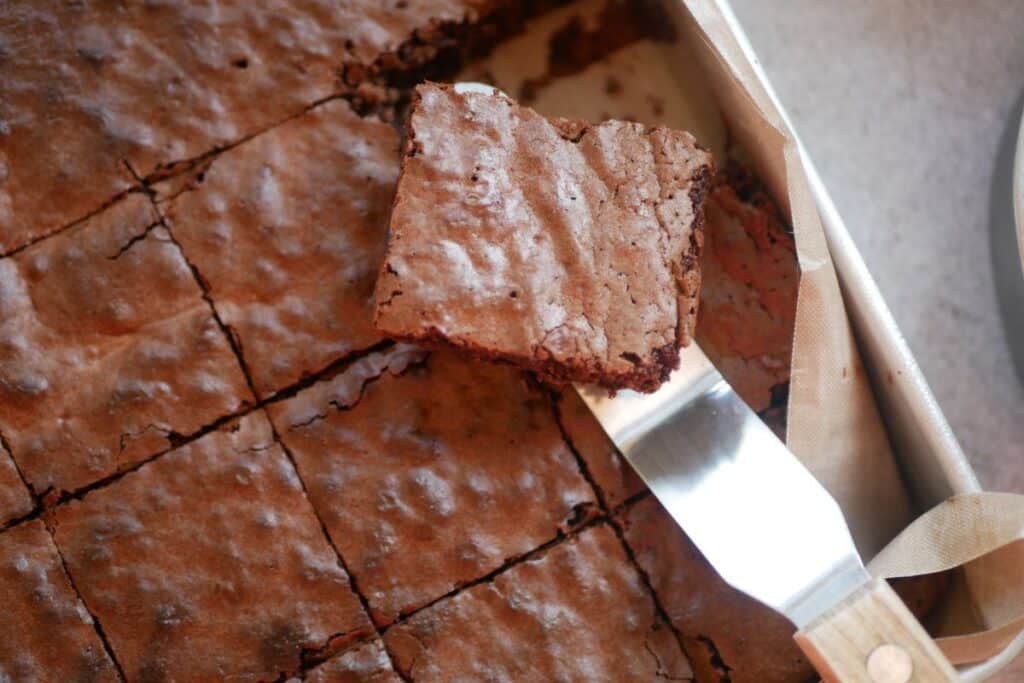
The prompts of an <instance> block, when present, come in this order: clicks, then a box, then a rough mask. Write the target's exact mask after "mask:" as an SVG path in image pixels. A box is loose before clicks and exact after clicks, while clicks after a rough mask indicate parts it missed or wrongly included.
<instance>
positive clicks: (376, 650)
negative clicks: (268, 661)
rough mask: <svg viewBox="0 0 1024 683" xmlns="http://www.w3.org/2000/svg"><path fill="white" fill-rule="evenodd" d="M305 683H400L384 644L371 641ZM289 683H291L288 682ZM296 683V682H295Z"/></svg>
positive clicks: (309, 676) (320, 668)
mask: <svg viewBox="0 0 1024 683" xmlns="http://www.w3.org/2000/svg"><path fill="white" fill-rule="evenodd" d="M305 681H306V683H401V681H402V679H401V678H399V677H398V675H397V674H396V673H395V670H394V669H393V668H391V660H389V659H388V653H387V652H386V651H385V650H384V643H382V642H381V641H380V639H379V638H376V637H374V638H373V639H372V640H369V641H367V642H365V643H361V644H359V645H357V646H353V647H352V649H350V650H347V651H345V652H343V653H341V654H338V655H336V656H334V657H333V658H331V659H329V660H327V661H326V662H324V663H323V664H320V665H319V666H317V667H316V668H315V669H313V670H312V671H310V672H309V673H308V674H306V678H305ZM289 683H290V682H289ZM296 683H298V681H297V680H296Z"/></svg>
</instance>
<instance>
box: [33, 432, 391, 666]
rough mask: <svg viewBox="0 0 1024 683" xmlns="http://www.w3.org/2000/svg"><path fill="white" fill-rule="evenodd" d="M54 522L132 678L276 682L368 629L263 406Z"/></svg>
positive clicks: (56, 515) (66, 509)
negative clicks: (315, 654)
mask: <svg viewBox="0 0 1024 683" xmlns="http://www.w3.org/2000/svg"><path fill="white" fill-rule="evenodd" d="M52 519H53V523H54V526H55V533H56V540H57V543H58V545H59V546H60V547H61V548H62V549H63V551H64V554H65V557H66V559H67V563H68V568H69V571H70V573H71V576H72V579H73V580H74V582H75V585H76V586H78V589H79V590H80V591H81V593H82V595H83V597H84V598H85V601H86V603H87V604H88V605H89V607H90V609H91V610H93V614H95V615H96V616H97V618H98V619H99V620H100V623H102V624H103V627H104V630H105V632H106V634H107V637H108V639H109V641H110V645H111V647H112V648H113V651H114V654H115V656H116V657H117V659H118V661H119V662H120V663H121V665H122V666H123V667H124V670H125V673H126V674H127V676H128V678H129V679H130V680H222V679H225V678H236V679H238V680H242V679H244V680H273V679H275V678H277V677H278V676H279V675H280V674H281V673H282V672H291V671H294V670H296V669H298V667H299V665H300V664H301V655H302V653H303V651H304V650H307V649H309V650H319V649H321V648H324V647H330V646H337V645H338V644H343V643H344V641H345V640H346V639H347V640H353V639H355V638H358V637H360V636H362V635H366V634H368V633H369V632H370V629H371V627H370V624H369V622H368V620H367V619H366V616H365V614H363V612H362V610H361V608H360V605H359V601H358V600H357V598H356V596H355V595H353V594H352V592H351V591H350V590H349V582H348V576H347V575H346V574H345V571H344V570H343V569H342V568H341V566H340V565H339V563H338V558H337V555H336V554H335V553H334V551H333V549H332V548H331V547H330V545H329V544H328V542H327V539H326V538H325V537H324V535H323V531H322V529H321V527H320V524H319V522H318V521H317V518H316V516H315V514H314V512H313V508H312V507H311V506H310V504H309V501H308V500H306V499H305V497H304V495H303V492H302V488H301V485H300V482H299V479H298V477H297V475H296V473H295V470H294V468H293V467H292V465H291V463H290V462H289V461H288V459H287V458H286V457H285V455H284V453H283V452H282V450H281V448H280V446H278V445H277V444H276V443H275V442H274V439H273V434H272V432H271V428H270V423H269V422H268V421H267V419H266V417H264V415H263V414H262V413H261V412H256V413H252V414H251V415H249V416H247V417H245V418H242V419H241V420H239V421H236V422H233V423H230V424H229V425H227V426H225V427H223V428H221V429H219V430H217V431H214V432H211V433H210V434H207V435H206V436H204V437H202V438H201V439H199V440H197V441H195V442H193V443H192V444H189V445H188V446H184V447H182V448H180V449H178V450H176V451H173V452H171V453H169V454H167V455H166V456H164V457H162V458H160V459H159V460H157V461H155V462H152V463H149V464H147V465H145V466H143V467H142V468H140V469H139V470H138V471H136V472H132V473H130V474H127V475H125V477H123V478H122V479H120V480H119V481H117V482H115V483H113V484H111V485H110V486H107V487H105V488H103V489H100V490H97V491H93V492H91V493H89V494H87V495H86V496H85V497H84V498H83V499H82V500H81V501H72V502H71V503H69V504H67V505H65V506H61V507H59V508H57V509H56V510H55V511H54V512H53V514H52Z"/></svg>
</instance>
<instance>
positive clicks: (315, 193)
mask: <svg viewBox="0 0 1024 683" xmlns="http://www.w3.org/2000/svg"><path fill="white" fill-rule="evenodd" d="M397 176H398V134H397V133H396V132H395V130H394V128H392V127H391V126H389V125H387V124H385V123H382V122H381V121H379V120H376V119H373V118H360V117H359V116H356V115H355V114H354V113H352V111H351V109H350V108H349V106H348V104H347V103H345V102H342V101H334V102H328V103H326V104H324V105H321V106H319V107H317V108H316V109H314V110H313V111H311V112H309V113H307V114H304V115H303V116H300V117H298V118H296V119H293V120H292V121H289V122H288V123H285V124H283V125H281V126H278V127H277V128H274V129H273V130H270V131H268V132H266V133H264V134H263V135H260V136H257V137H256V138H254V139H252V140H249V141H247V142H245V143H243V144H242V145H240V146H238V147H236V148H234V149H232V150H229V151H227V152H225V153H223V154H221V155H220V156H219V157H217V158H216V160H215V161H213V163H212V164H211V165H210V166H209V167H207V168H203V169H202V170H201V171H200V175H197V176H196V178H195V179H193V181H192V183H193V189H191V190H188V191H185V192H183V193H182V194H180V195H178V196H177V197H175V198H174V199H172V200H170V201H169V202H167V204H166V205H165V209H164V211H165V214H166V216H167V217H168V220H169V221H170V223H171V229H172V230H173V231H174V235H175V237H176V238H177V239H178V240H179V242H180V243H181V245H182V248H183V249H184V252H185V256H186V257H187V258H188V260H189V261H190V262H191V263H193V264H194V265H195V266H197V267H198V269H199V272H200V274H201V276H202V278H203V279H204V280H205V281H206V282H207V283H208V284H209V291H210V295H211V297H212V299H213V300H214V302H215V303H216V306H217V310H218V311H219V312H220V315H221V319H222V320H224V322H225V323H227V324H228V325H229V326H230V327H231V328H232V329H233V330H234V331H235V332H236V333H237V334H238V337H239V340H240V342H241V344H240V346H241V349H242V354H243V356H244V357H245V361H246V363H247V364H248V367H249V370H250V372H251V375H252V378H253V381H254V383H255V385H256V389H257V391H259V392H260V393H261V394H262V395H267V394H269V393H272V392H274V391H277V390H279V389H281V388H283V387H284V386H286V385H288V384H291V383H293V382H295V381H297V380H299V379H300V378H302V377H304V376H306V375H309V374H311V373H313V372H316V371H317V370H320V369H322V368H324V367H325V366H327V365H328V364H329V363H330V362H331V361H333V360H335V359H336V358H338V357H339V356H342V355H344V354H345V353H348V352H351V351H355V350H360V349H364V348H366V347H368V346H370V345H372V344H374V343H375V342H378V341H380V340H381V336H380V334H379V333H378V332H377V331H376V330H375V329H374V327H373V322H372V298H373V284H374V282H375V281H376V278H377V270H378V268H379V267H380V261H381V259H382V258H383V252H384V244H385V241H386V239H387V217H388V213H389V211H390V209H391V201H392V199H393V198H394V191H395V179H396V178H397Z"/></svg>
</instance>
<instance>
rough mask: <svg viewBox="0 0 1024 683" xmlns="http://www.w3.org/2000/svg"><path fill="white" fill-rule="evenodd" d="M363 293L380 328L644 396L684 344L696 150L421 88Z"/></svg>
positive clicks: (693, 245)
mask: <svg viewBox="0 0 1024 683" xmlns="http://www.w3.org/2000/svg"><path fill="white" fill-rule="evenodd" d="M407 131H408V133H407V140H406V144H405V150H404V158H403V162H402V170H401V174H400V176H399V183H398V191H397V194H396V198H395V204H394V207H393V210H392V215H391V225H390V235H389V243H388V250H387V256H386V258H385V261H384V263H383V265H382V268H381V272H380V277H379V279H378V281H377V288H376V311H375V313H376V315H375V322H376V324H377V326H378V328H379V329H380V330H381V331H382V332H383V333H384V334H387V335H388V336H391V337H393V338H396V339H401V340H404V341H412V342H416V343H419V344H423V345H427V346H434V347H436V346H441V345H447V346H454V347H456V348H458V349H460V350H462V351H464V352H467V353H469V354H471V355H475V356H478V357H483V358H486V359H490V360H500V361H507V362H511V363H514V364H516V365H519V366H522V367H524V368H527V369H529V370H532V371H534V372H536V373H537V374H538V375H539V376H540V377H541V378H542V379H545V380H548V381H552V382H555V383H564V382H582V383H594V384H599V385H601V386H604V387H606V388H608V389H611V390H617V389H634V390H638V391H645V392H650V391H654V390H655V389H657V388H658V386H660V384H661V383H662V382H663V381H665V380H666V379H667V378H668V375H669V374H670V373H671V371H672V370H673V369H675V368H676V367H677V366H678V363H679V347H680V346H685V345H687V344H689V343H690V341H691V340H692V335H693V330H694V327H695V323H696V314H697V301H698V295H699V289H700V263H699V256H700V249H701V245H702V243H703V236H702V229H703V216H702V206H703V200H704V197H705V195H706V194H707V191H708V186H709V184H710V179H711V176H712V172H713V162H712V159H711V155H710V153H708V152H707V151H705V150H703V149H702V148H700V146H699V145H698V144H697V142H696V140H694V138H693V136H691V135H690V134H689V133H685V132H682V131H674V130H670V129H668V128H664V127H645V126H642V125H640V124H637V123H631V122H625V121H605V122H603V123H600V124H588V123H586V122H584V121H578V120H566V119H547V118H545V117H543V116H541V115H540V114H538V113H537V112H535V111H533V110H532V109H529V108H527V107H523V106H520V105H518V104H516V103H515V102H514V101H512V100H511V99H509V98H508V97H506V96H504V95H500V94H496V95H486V94H481V93H464V94H460V93H457V92H455V91H454V89H453V88H451V87H450V86H444V85H438V84H433V83H427V84H424V85H421V86H419V87H418V88H417V89H416V93H415V96H414V100H413V106H412V109H411V113H410V118H409V124H408V128H407Z"/></svg>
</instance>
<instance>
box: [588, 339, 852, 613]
mask: <svg viewBox="0 0 1024 683" xmlns="http://www.w3.org/2000/svg"><path fill="white" fill-rule="evenodd" d="M682 356H683V357H682V360H681V362H680V370H678V371H676V372H675V373H673V375H672V377H671V378H670V379H669V381H668V382H667V383H666V384H665V385H663V386H662V387H661V388H660V389H659V390H658V391H657V392H656V393H654V394H638V393H635V392H630V391H622V392H619V393H618V394H617V395H616V396H615V397H614V398H610V397H609V396H608V394H607V392H605V391H603V390H600V389H595V388H590V387H578V390H579V391H580V395H581V396H582V397H583V399H584V401H586V403H587V404H588V405H589V406H590V409H591V410H592V411H593V413H594V415H595V416H596V417H597V419H598V421H600V423H601V425H602V426H603V427H604V429H605V431H606V432H607V433H608V435H609V436H610V437H611V439H612V441H614V442H615V444H616V445H617V446H618V447H619V449H620V450H621V451H622V453H623V455H625V457H626V459H628V460H629V462H630V464H632V466H633V468H634V469H635V470H636V471H637V473H639V475H640V477H641V478H643V480H644V481H645V482H646V483H647V486H648V487H650V489H651V491H653V492H654V495H655V496H657V498H658V500H659V501H661V504H662V505H663V506H664V507H665V509H667V510H668V512H669V514H671V515H672V517H673V518H674V519H675V520H676V522H678V523H679V525H680V526H681V527H682V528H683V529H684V530H685V531H686V533H687V534H688V535H689V536H690V538H691V539H692V540H693V542H694V543H695V544H696V545H697V547H698V548H700V550H701V552H702V553H704V556H705V557H707V559H708V560H709V561H710V562H711V564H712V565H713V566H714V567H715V569H716V570H717V571H718V573H719V574H720V575H721V576H722V578H724V579H725V580H726V581H727V582H728V583H730V584H731V585H732V586H734V587H735V588H737V589H739V590H741V591H743V592H744V593H747V594H749V595H751V596H753V597H754V598H756V599H757V600H760V601H761V602H763V603H765V604H767V605H769V606H771V607H773V608H775V609H776V610H778V611H779V612H782V613H783V614H785V615H786V616H787V617H789V619H790V620H792V621H793V622H794V623H795V624H796V625H797V626H798V627H802V626H804V625H805V624H807V623H808V622H810V621H811V620H813V619H814V618H815V617H817V616H819V615H820V614H822V613H823V612H825V611H826V610H827V609H828V608H830V607H832V606H833V605H835V604H836V603H838V602H839V601H841V600H842V599H843V598H844V597H846V596H847V595H849V594H850V593H851V592H852V591H853V590H855V589H856V588H858V587H859V586H861V585H862V584H864V583H866V582H867V581H868V579H869V576H868V573H867V571H866V570H865V569H864V566H863V564H862V563H861V560H860V556H859V555H858V553H857V549H856V548H855V546H854V544H853V539H852V538H851V537H850V531H849V528H848V527H847V525H846V520H845V519H844V518H843V514H842V512H841V511H840V509H839V506H838V505H837V504H836V502H835V500H834V499H833V498H832V496H831V495H829V493H828V492H827V491H826V490H825V489H824V487H822V486H821V484H819V483H818V482H817V480H815V479H814V477H813V476H811V474H810V472H808V471H807V469H806V468H805V467H804V466H803V465H802V464H801V463H800V462H799V461H798V460H797V459H796V457H795V456H794V455H793V454H792V453H791V452H790V451H789V450H788V449H787V448H786V446H785V444H783V443H782V442H781V441H780V440H779V439H778V437H776V436H775V434H774V433H773V432H772V431H771V430H770V429H769V428H768V427H767V425H765V424H764V422H762V421H761V419H760V418H759V417H758V416H757V414H756V413H754V411H753V410H751V409H750V407H749V406H748V405H747V404H746V403H744V401H743V400H742V399H741V398H740V397H739V396H738V395H737V394H736V392H735V391H734V390H733V389H732V387H730V386H729V384H728V383H727V382H726V381H725V380H724V379H723V378H722V375H721V374H720V373H719V372H718V371H717V370H716V369H715V368H714V366H713V365H712V364H711V361H709V360H708V358H707V356H705V355H704V353H703V351H701V350H700V349H699V348H698V347H697V345H696V344H693V345H691V346H689V347H687V348H686V349H684V350H683V353H682Z"/></svg>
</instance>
